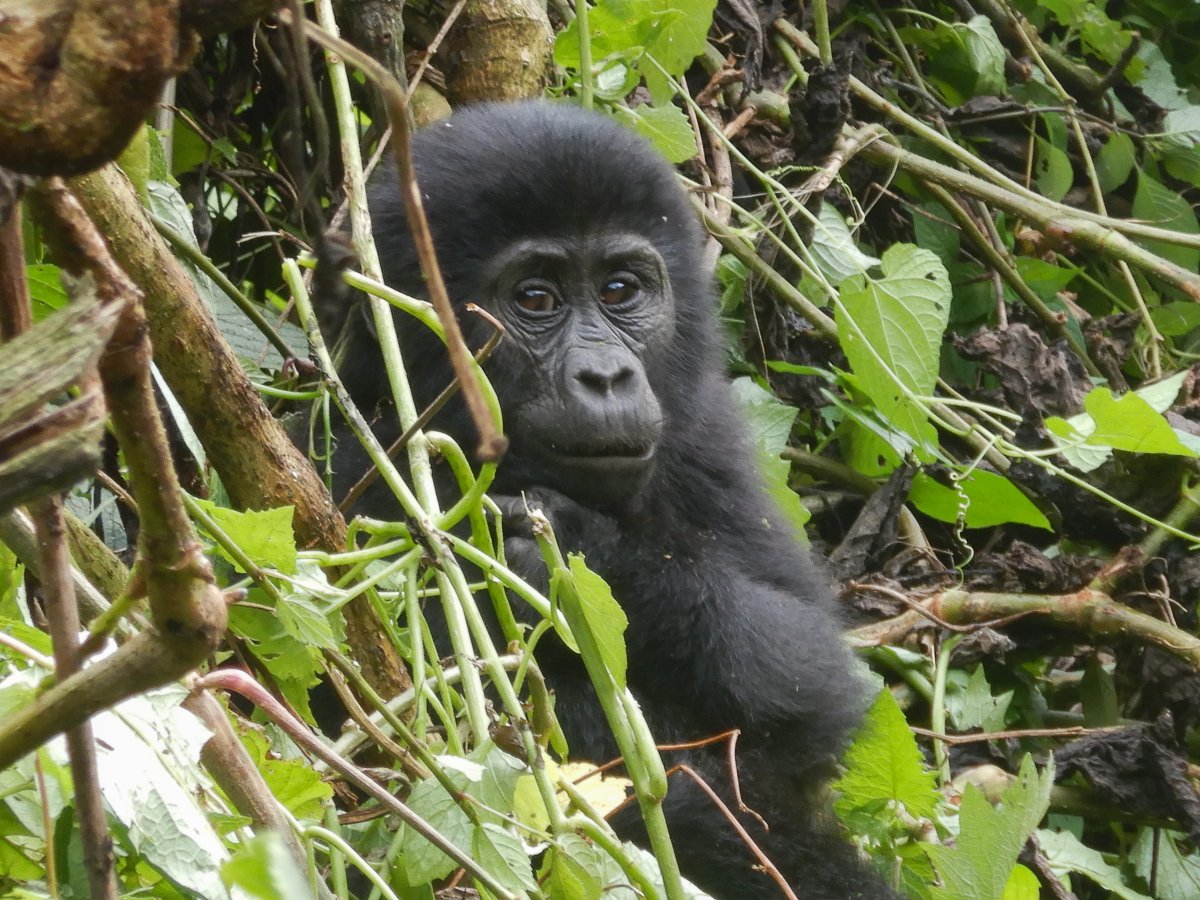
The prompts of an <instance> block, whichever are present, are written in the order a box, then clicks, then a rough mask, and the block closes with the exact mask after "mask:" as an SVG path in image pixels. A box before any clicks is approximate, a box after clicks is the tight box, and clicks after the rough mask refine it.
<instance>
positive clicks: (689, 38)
mask: <svg viewBox="0 0 1200 900" xmlns="http://www.w3.org/2000/svg"><path fill="white" fill-rule="evenodd" d="M642 5H645V6H648V7H649V8H650V9H651V10H653V11H655V12H658V13H659V14H660V16H661V22H662V24H661V27H660V28H659V29H658V31H657V33H656V34H655V35H654V37H653V38H651V39H650V40H649V41H647V43H646V53H647V54H648V55H649V56H652V57H653V58H654V61H655V62H657V63H658V65H659V66H662V68H663V69H664V70H665V71H666V75H671V76H674V77H675V78H681V77H683V73H684V72H686V71H687V70H688V68H689V67H690V66H691V64H692V62H693V61H694V60H695V59H696V57H698V56H700V55H701V54H702V53H704V48H705V46H706V45H707V43H708V30H709V28H711V27H712V20H713V10H715V9H716V8H717V0H642ZM667 13H675V15H673V16H669V15H667ZM666 75H664V74H663V72H662V71H660V70H659V69H658V67H657V66H654V65H653V64H648V65H646V66H643V67H642V77H643V78H645V79H646V87H647V88H649V90H650V96H651V97H652V98H653V100H654V103H655V104H656V105H658V106H664V105H666V104H667V103H669V102H670V101H671V100H672V99H673V98H674V96H675V89H674V88H673V87H671V83H670V82H669V81H668V80H667V78H666Z"/></svg>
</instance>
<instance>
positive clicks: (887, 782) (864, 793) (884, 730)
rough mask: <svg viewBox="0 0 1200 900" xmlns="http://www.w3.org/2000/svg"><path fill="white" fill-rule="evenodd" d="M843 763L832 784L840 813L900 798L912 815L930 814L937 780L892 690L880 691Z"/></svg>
mask: <svg viewBox="0 0 1200 900" xmlns="http://www.w3.org/2000/svg"><path fill="white" fill-rule="evenodd" d="M844 764H845V766H846V774H845V775H843V776H842V777H841V778H840V779H839V780H838V781H837V782H836V783H835V784H834V785H833V788H834V790H835V791H838V792H839V793H840V795H841V796H840V797H839V798H838V799H837V800H836V801H835V803H834V809H835V810H836V811H837V814H838V815H839V816H841V817H842V818H843V819H845V818H846V817H847V816H848V815H850V814H851V813H852V811H853V810H855V809H858V808H862V807H876V806H878V805H880V804H882V803H886V802H895V803H899V804H903V806H904V808H905V809H906V810H907V811H908V813H909V814H910V815H912V816H914V817H924V818H932V817H933V815H934V813H935V811H936V809H937V803H938V792H937V789H936V782H935V780H934V776H933V773H932V772H931V771H929V770H928V769H927V768H926V766H925V763H924V757H923V756H922V755H921V750H920V748H919V747H917V742H916V740H915V739H914V738H913V734H912V732H911V731H910V730H909V728H908V723H907V722H906V721H905V719H904V713H903V712H901V710H900V707H899V705H898V704H897V703H896V699H895V698H894V697H893V696H892V694H891V691H888V690H883V691H880V692H879V696H877V697H876V698H875V702H874V703H873V704H871V708H870V709H869V710H867V715H866V717H865V718H864V719H863V724H862V725H861V726H860V728H859V730H858V734H857V735H856V736H855V738H854V743H853V744H852V745H851V746H850V749H849V750H847V751H846V756H845V759H844Z"/></svg>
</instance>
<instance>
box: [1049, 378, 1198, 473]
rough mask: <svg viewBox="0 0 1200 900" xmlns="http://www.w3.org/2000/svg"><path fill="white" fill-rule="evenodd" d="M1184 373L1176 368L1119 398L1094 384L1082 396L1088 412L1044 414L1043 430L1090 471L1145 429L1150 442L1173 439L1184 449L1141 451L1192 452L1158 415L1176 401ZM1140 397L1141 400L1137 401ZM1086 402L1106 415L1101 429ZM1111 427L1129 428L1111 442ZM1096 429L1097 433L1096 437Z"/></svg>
mask: <svg viewBox="0 0 1200 900" xmlns="http://www.w3.org/2000/svg"><path fill="white" fill-rule="evenodd" d="M1187 374H1188V373H1187V370H1184V371H1182V372H1178V373H1176V374H1175V375H1172V376H1171V377H1170V378H1164V379H1163V380H1162V381H1159V382H1155V383H1154V384H1151V385H1148V386H1146V387H1144V388H1139V389H1138V390H1136V391H1132V392H1130V393H1128V394H1125V395H1124V396H1123V397H1122V398H1121V399H1120V400H1113V399H1112V392H1111V391H1109V390H1108V388H1095V389H1094V390H1092V391H1091V392H1090V393H1089V394H1088V395H1087V397H1085V398H1084V408H1085V409H1087V410H1088V411H1087V412H1082V413H1079V414H1078V415H1074V416H1071V418H1069V419H1061V418H1059V417H1058V416H1049V417H1047V418H1046V430H1047V431H1049V432H1050V434H1051V435H1053V436H1054V438H1055V440H1056V441H1057V442H1058V444H1059V446H1060V447H1061V448H1062V454H1063V456H1064V457H1065V458H1066V460H1067V462H1069V463H1070V464H1071V465H1073V466H1074V467H1075V468H1077V469H1079V470H1080V471H1082V472H1091V471H1092V470H1094V469H1097V468H1099V467H1100V466H1101V465H1103V464H1104V462H1105V461H1106V460H1107V459H1108V458H1109V457H1110V456H1111V455H1112V450H1113V448H1114V447H1115V448H1116V449H1118V450H1129V449H1134V448H1135V446H1136V445H1139V444H1140V443H1141V441H1142V440H1143V437H1144V436H1145V435H1146V434H1147V433H1149V435H1150V437H1149V438H1146V440H1148V441H1149V442H1150V443H1155V442H1156V441H1157V442H1160V443H1166V444H1167V445H1168V446H1171V445H1172V441H1174V442H1176V443H1178V444H1179V447H1182V448H1183V450H1182V451H1180V450H1179V449H1178V448H1176V449H1175V451H1164V450H1157V451H1150V450H1146V451H1143V452H1159V453H1163V452H1173V453H1174V454H1176V455H1184V456H1191V455H1193V454H1192V451H1191V450H1190V449H1189V446H1188V445H1187V444H1186V443H1185V442H1184V441H1183V439H1182V437H1185V436H1181V435H1180V434H1179V433H1177V432H1175V430H1174V429H1172V428H1171V427H1170V424H1169V423H1168V422H1167V421H1166V420H1165V419H1163V418H1162V417H1161V416H1160V415H1158V414H1159V413H1163V412H1166V410H1168V409H1169V408H1170V407H1171V404H1172V403H1174V402H1175V397H1176V396H1177V395H1178V394H1179V388H1180V386H1182V384H1183V380H1184V378H1185V377H1187ZM1100 392H1103V395H1102V396H1100V397H1099V398H1098V399H1097V400H1092V395H1093V394H1099V393H1100ZM1130 397H1132V398H1133V400H1132V401H1130V402H1128V403H1126V404H1125V406H1124V407H1119V408H1118V409H1117V410H1114V409H1112V407H1114V406H1116V405H1117V404H1120V403H1121V402H1123V401H1125V400H1126V398H1130ZM1139 400H1140V401H1141V403H1139V402H1138V401H1139ZM1089 402H1091V403H1096V404H1098V408H1099V409H1100V410H1101V411H1102V413H1103V414H1104V415H1105V416H1106V426H1105V428H1104V429H1103V430H1101V429H1099V427H1098V425H1097V422H1096V419H1095V416H1094V415H1093V414H1092V410H1091V409H1090V408H1089V407H1088V404H1089ZM1163 426H1166V428H1167V429H1168V430H1169V431H1170V432H1171V436H1170V437H1169V438H1168V437H1167V436H1166V434H1165V432H1163V431H1162V427H1163ZM1114 429H1115V430H1116V431H1117V432H1120V431H1121V430H1122V429H1130V430H1129V431H1128V433H1125V434H1123V435H1121V434H1118V435H1117V443H1112V440H1111V438H1112V436H1113V434H1112V433H1113V430H1114ZM1098 431H1099V432H1100V437H1097V432H1098Z"/></svg>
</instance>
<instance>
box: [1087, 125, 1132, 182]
mask: <svg viewBox="0 0 1200 900" xmlns="http://www.w3.org/2000/svg"><path fill="white" fill-rule="evenodd" d="M1136 162H1137V150H1136V148H1135V147H1134V146H1133V138H1131V137H1130V136H1129V135H1128V134H1126V133H1125V132H1124V131H1114V132H1113V133H1112V135H1111V136H1110V137H1109V139H1108V140H1107V141H1106V142H1105V144H1104V146H1103V147H1101V148H1100V152H1099V153H1097V154H1096V177H1097V179H1098V180H1099V182H1100V189H1101V190H1102V191H1104V193H1106V194H1108V193H1111V192H1112V191H1115V190H1116V189H1117V188H1119V187H1120V186H1121V185H1123V184H1124V183H1125V182H1126V181H1128V180H1129V176H1130V175H1131V174H1133V167H1134V164H1135V163H1136Z"/></svg>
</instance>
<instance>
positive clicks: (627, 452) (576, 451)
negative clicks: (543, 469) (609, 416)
mask: <svg viewBox="0 0 1200 900" xmlns="http://www.w3.org/2000/svg"><path fill="white" fill-rule="evenodd" d="M654 449H655V448H654V445H653V444H639V445H636V446H629V445H619V444H602V445H596V444H587V445H583V446H579V447H564V446H562V445H560V444H550V445H548V446H546V445H543V446H542V448H541V451H542V454H543V455H545V456H548V457H551V458H553V459H558V460H563V461H565V462H568V461H569V462H574V463H576V464H583V465H588V464H591V465H596V466H604V465H616V466H619V465H631V464H645V463H648V462H650V460H651V459H653V458H654Z"/></svg>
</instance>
